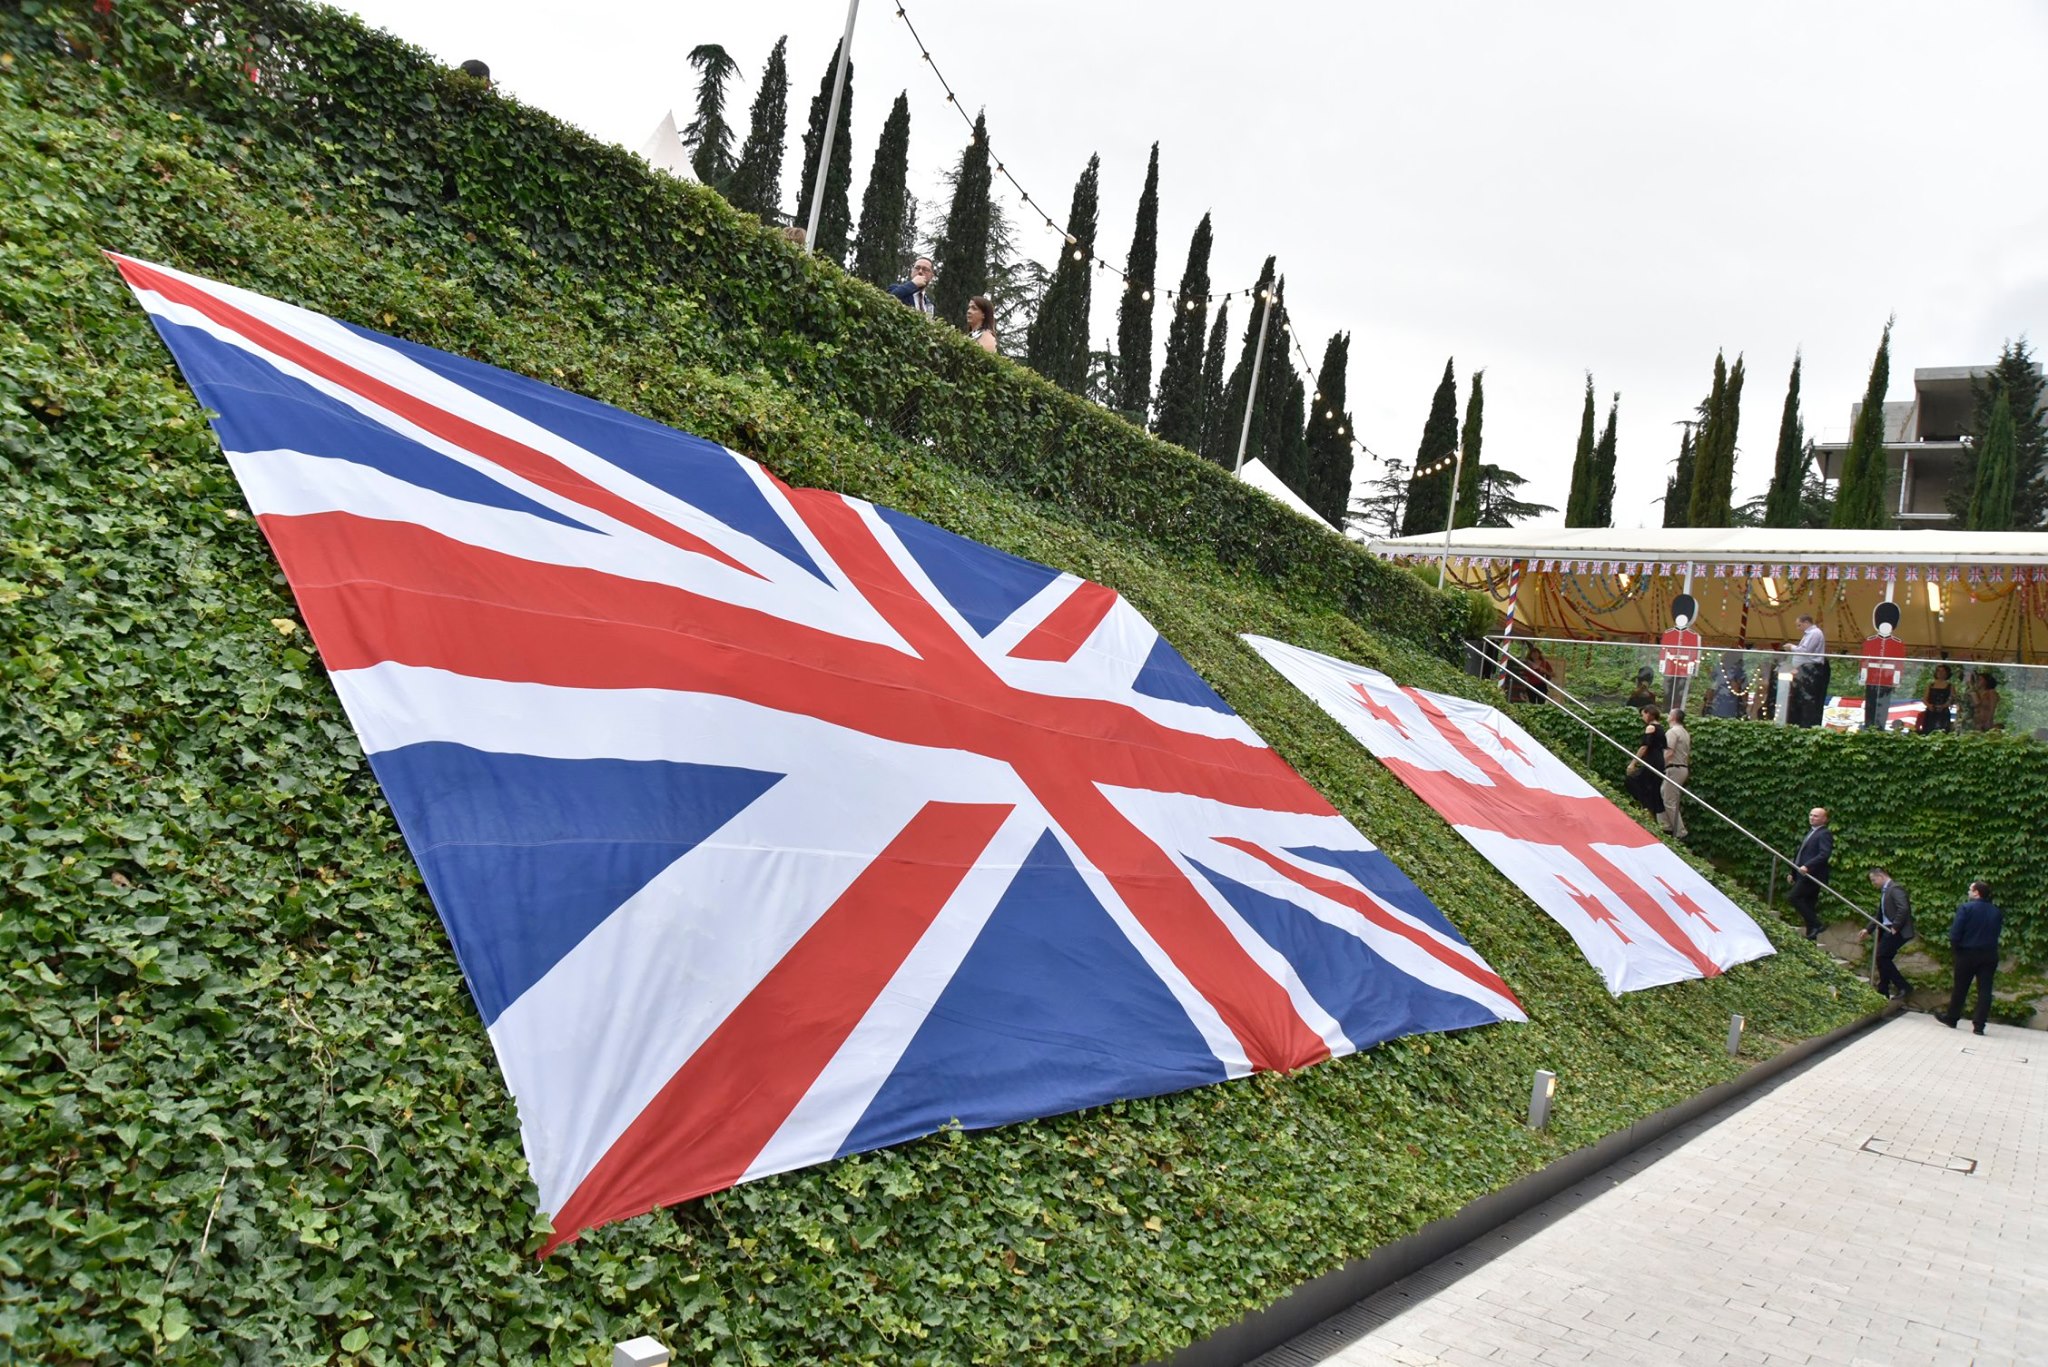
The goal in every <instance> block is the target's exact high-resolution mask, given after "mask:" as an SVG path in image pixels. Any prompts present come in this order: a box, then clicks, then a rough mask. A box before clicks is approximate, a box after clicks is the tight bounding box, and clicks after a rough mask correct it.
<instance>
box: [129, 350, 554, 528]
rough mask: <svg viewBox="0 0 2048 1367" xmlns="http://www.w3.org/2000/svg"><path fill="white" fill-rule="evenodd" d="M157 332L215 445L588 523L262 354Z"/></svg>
mask: <svg viewBox="0 0 2048 1367" xmlns="http://www.w3.org/2000/svg"><path fill="white" fill-rule="evenodd" d="M154 321H155V322H156V326H157V331H158V332H159V333H160V334H161V335H162V336H163V339H164V344H165V345H166V346H169V347H170V348H171V350H172V352H173V354H174V355H176V356H177V358H178V365H179V368H180V369H182V370H183V371H184V372H185V378H186V379H187V380H188V381H190V382H191V385H192V389H193V391H194V392H195V393H197V394H198V395H199V400H200V402H201V403H203V404H205V405H206V406H207V407H208V408H211V409H213V410H215V411H216V412H217V413H218V414H219V416H218V417H216V418H214V420H213V430H214V431H216V432H218V433H219V434H220V443H221V446H222V447H223V448H224V449H226V450H229V451H234V452H238V453H246V452H254V451H299V452H302V453H304V454H306V455H309V456H319V457H321V458H322V459H325V460H344V461H349V462H351V463H352V464H356V465H362V466H367V467H368V468H370V469H372V470H376V471H379V472H381V473H383V474H386V475H389V476H391V478H393V479H396V480H402V481H404V482H405V483H407V484H410V485H412V486H414V487H415V488H419V489H428V490H431V491H433V492H434V493H437V494H445V495H446V496H447V497H449V498H457V499H461V500H463V501H464V502H466V503H480V504H483V505H484V506H485V507H489V508H503V509H505V510H506V511H508V512H514V513H527V514H530V515H531V516H534V517H539V518H545V519H546V520H548V521H549V522H558V523H560V524H561V525H562V526H564V527H574V528H575V529H576V530H577V531H580V532H587V531H591V530H592V529H591V528H589V527H586V526H584V525H583V524H582V523H581V522H578V521H576V520H575V519H574V518H571V517H567V516H565V515H563V514H561V513H558V512H556V511H555V510H554V509H552V508H549V507H547V506H546V505H544V504H541V503H536V502H534V501H533V500H532V499H530V498H528V497H526V495H524V494H521V493H518V492H516V491H515V490H512V489H509V488H507V487H506V486H505V485H503V484H500V483H498V481H496V480H494V479H492V478H491V477H490V476H489V475H486V474H484V473H482V472H481V471H479V470H475V469H472V468H471V467H469V466H467V465H464V464H463V463H462V462H461V461H458V460H451V459H450V458H448V457H447V456H444V455H442V454H441V453H440V452H438V451H436V450H434V449H433V448H431V447H428V446H423V445H421V444H420V443H419V442H416V441H414V440H413V439H412V438H411V437H407V436H402V435H400V434H399V433H397V432H394V431H392V430H391V429H390V428H388V427H386V426H384V425H383V424H382V423H379V422H376V421H373V420H372V419H370V418H366V417H364V416H363V415H362V414H361V413H358V412H357V411H356V410H355V409H353V408H350V407H349V406H348V405H347V404H345V403H342V402H341V401H340V400H339V399H335V398H331V397H329V396H328V395H326V394H323V393H321V392H320V391H319V390H317V389H315V388H313V386H311V385H309V384H307V383H306V382H305V381H303V380H298V379H294V378H293V377H292V376H290V375H287V374H285V373H284V372H283V371H281V370H279V369H277V368H276V367H275V366H273V365H271V364H270V363H268V362H267V361H264V360H261V359H260V358H258V357H255V356H252V355H250V354H249V353H248V352H246V351H244V350H242V348H240V347H238V346H234V345H232V344H230V343H228V342H223V341H221V340H220V339H219V338H217V337H215V336H213V335H212V334H211V333H208V332H202V331H201V330H200V329H198V328H192V327H184V326H181V325H180V324H177V323H167V322H165V321H164V320H163V319H161V318H158V319H156V320H154Z"/></svg>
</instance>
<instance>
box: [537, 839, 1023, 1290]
mask: <svg viewBox="0 0 2048 1367" xmlns="http://www.w3.org/2000/svg"><path fill="white" fill-rule="evenodd" d="M1012 810H1013V809H1012V808H1010V807H1007V806H1003V805H999V804H970V803H947V802H932V803H928V804H926V805H925V807H924V809H923V810H922V811H920V812H919V813H918V814H917V815H916V816H915V817H913V818H911V821H910V824H909V825H907V826H905V827H904V828H903V830H902V831H901V832H899V833H898V834H897V836H896V838H895V839H894V840H892V841H890V842H889V846H888V848H887V849H885V850H883V851H882V853H881V854H880V856H878V857H877V858H876V859H875V861H874V862H873V863H872V864H870V865H868V867H867V868H866V869H865V870H863V871H862V873H861V875H860V876H859V877H858V878H856V879H855V880H854V881H853V885H852V886H851V887H849V888H847V890H846V891H845V892H844V893H842V894H841V895H840V897H839V899H838V900H837V901H836V902H834V903H833V904H832V905H831V907H830V908H828V909H827V910H826V912H825V914H824V915H823V916H820V917H819V918H818V920H817V923H816V924H815V925H813V926H812V927H811V928H810V929H809V930H808V931H806V932H805V933H804V936H803V938H802V939H800V940H799V941H797V943H796V944H795V945H794V946H792V947H791V949H790V951H789V953H787V954H785V955H784V956H783V957H782V959H781V961H780V962H778V963H777V964H776V965H775V967H774V968H772V969H770V970H769V972H768V975H767V976H766V977H764V978H763V979H762V980H761V981H760V983H759V984H757V985H756V986H755V988H754V990H753V991H752V992H750V993H748V994H747V996H746V999H745V1000H743V1001H742V1002H741V1003H740V1004H739V1005H738V1006H737V1007H735V1008H733V1011H732V1013H731V1014H730V1015H728V1016H727V1017H726V1018H725V1019H724V1020H723V1021H721V1022H720V1023H719V1025H718V1028H717V1029H715V1030H713V1031H712V1032H711V1035H710V1037H709V1038H708V1039H706V1040H705V1041H704V1043H703V1044H701V1045H700V1046H698V1048H697V1051H696V1052H695V1053H693V1054H692V1055H690V1057H689V1059H688V1061H686V1062H685V1063H684V1064H683V1066H682V1067H681V1068H678V1069H677V1070H676V1072H675V1075H674V1076H673V1077H671V1078H670V1079H669V1080H668V1082H667V1083H665V1084H664V1085H663V1086H662V1089H661V1091H660V1092H658V1093H656V1095H655V1097H654V1100H653V1101H651V1102H649V1103H648V1104H647V1107H646V1109H645V1110H643V1111H641V1112H640V1114H639V1115H638V1116H636V1117H635V1118H634V1120H633V1123H632V1124H630V1125H628V1126H627V1127H626V1131H625V1133H623V1134H621V1135H620V1136H619V1138H618V1139H617V1140H616V1141H614V1142H613V1144H612V1146H611V1148H610V1149H608V1150H606V1151H605V1155H604V1157H603V1158H601V1159H599V1160H598V1162H597V1165H596V1166H595V1167H594V1168H592V1169H591V1170H590V1172H589V1174H588V1175H587V1176H585V1177H584V1179H583V1181H582V1182H581V1183H579V1184H578V1185H577V1187H576V1191H575V1193H574V1194H573V1195H572V1196H570V1198H569V1199H568V1201H567V1202H565V1203H564V1204H563V1206H562V1208H561V1209H560V1210H559V1211H557V1212H555V1215H554V1225H555V1233H554V1235H553V1236H552V1237H551V1238H550V1239H549V1240H548V1242H547V1244H546V1245H545V1246H544V1247H543V1248H542V1249H541V1253H542V1254H543V1255H545V1254H548V1253H550V1252H553V1251H554V1250H555V1249H556V1248H559V1247H560V1246H561V1245H563V1244H565V1243H568V1242H569V1241H570V1240H572V1239H574V1238H575V1237H576V1236H577V1235H579V1234H581V1233H582V1232H583V1231H584V1230H586V1229H590V1228H593V1227H594V1226H597V1225H601V1224H604V1223H606V1222H607V1221H611V1220H625V1219H630V1218H631V1217H633V1216H635V1215H643V1214H645V1213H646V1212H648V1211H650V1210H653V1209H654V1208H655V1207H657V1206H665V1205H672V1204H674V1203H675V1202H678V1201H687V1200H689V1199H690V1198H692V1197H694V1196H702V1195H704V1194H705V1193H706V1192H711V1191H718V1190H721V1189H722V1188H725V1187H729V1186H731V1185H732V1184H733V1183H735V1182H737V1181H739V1179H740V1177H741V1176H742V1175H743V1174H744V1173H745V1172H746V1171H747V1168H748V1167H749V1166H751V1165H752V1163H753V1162H754V1159H755V1158H756V1157H757V1156H758V1155H759V1154H760V1152H761V1150H762V1148H763V1147H764V1146H765V1145H766V1144H767V1143H768V1141H769V1140H770V1139H772V1138H774V1137H775V1132H776V1131H777V1130H779V1129H781V1128H782V1125H783V1122H784V1121H786V1120H787V1119H788V1118H789V1114H790V1112H791V1111H792V1110H794V1109H795V1108H796V1104H797V1103H798V1102H799V1101H801V1100H803V1097H804V1094H805V1093H806V1092H808V1091H809V1090H810V1089H811V1086H812V1084H813V1083H815V1082H816V1081H817V1080H818V1075H819V1074H820V1073H822V1072H823V1071H824V1070H825V1065H827V1064H828V1063H830V1062H831V1061H832V1059H833V1056H834V1055H836V1054H837V1053H838V1052H839V1048H840V1046H841V1045H842V1044H844V1043H845V1042H846V1037H847V1036H848V1035H850V1034H851V1033H852V1032H853V1028H854V1026H856V1025H858V1024H859V1023H860V1021H861V1018H862V1017H863V1016H865V1015H866V1014H867V1012H868V1009H869V1007H870V1006H872V1005H873V1003H874V1000H875V998H876V997H877V996H879V995H880V994H881V991H882V989H883V988H885V987H887V986H888V984H889V981H890V979H892V978H893V977H895V976H896V971H897V969H898V968H900V967H901V966H902V964H903V960H904V959H905V958H906V957H907V956H908V955H909V954H910V951H911V950H912V949H914V948H916V946H917V943H918V941H919V940H920V939H922V938H923V936H924V933H925V931H926V929H927V928H929V927H930V925H931V923H932V921H933V920H934V919H936V918H937V916H938V914H939V911H940V909H941V908H943V907H944V906H945V905H946V901H947V899H948V898H950V897H952V895H953V892H954V890H955V889H956V888H958V887H959V886H960V880H961V879H963V878H965V877H966V876H967V871H968V870H969V869H971V868H973V867H974V864H975V862H976V861H977V860H978V859H980V857H981V854H982V851H983V850H985V849H987V848H988V843H989V841H991V840H993V839H994V838H995V834H996V832H997V831H998V830H999V829H1001V827H1002V824H1003V821H1004V820H1005V819H1006V818H1007V817H1008V816H1009V814H1010V812H1011V811H1012Z"/></svg>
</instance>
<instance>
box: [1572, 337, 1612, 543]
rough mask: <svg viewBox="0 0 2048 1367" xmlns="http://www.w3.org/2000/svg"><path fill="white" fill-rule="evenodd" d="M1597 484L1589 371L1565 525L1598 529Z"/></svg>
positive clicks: (1591, 381)
mask: <svg viewBox="0 0 2048 1367" xmlns="http://www.w3.org/2000/svg"><path fill="white" fill-rule="evenodd" d="M1595 487H1596V486H1595V485H1594V482H1593V372H1592V371H1590V370H1589V371H1587V372H1586V403H1585V407H1584V408H1583V409H1582V410H1581V411H1580V413H1579V445H1578V449H1577V450H1576V451H1575V452H1574V453H1573V454H1572V488H1571V493H1570V495H1568V496H1567V497H1566V499H1565V501H1564V525H1565V526H1567V527H1595V526H1601V525H1604V524H1602V523H1596V522H1594V521H1593V505H1594V503H1595V502H1596V500H1597V497H1598V496H1597V494H1596V493H1595V492H1594V490H1595Z"/></svg>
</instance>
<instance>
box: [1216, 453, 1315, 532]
mask: <svg viewBox="0 0 2048 1367" xmlns="http://www.w3.org/2000/svg"><path fill="white" fill-rule="evenodd" d="M1238 478H1239V479H1242V480H1243V481H1244V482H1245V483H1246V484H1249V485H1251V486H1252V487H1253V488H1254V489H1257V490H1258V491H1259V492H1260V493H1263V494H1268V495H1270V496H1272V497H1273V498H1277V499H1279V500H1280V501H1281V502H1282V503H1285V504H1286V505H1287V506H1288V507H1290V508H1292V509H1294V511H1295V512H1297V513H1300V514H1301V515H1302V516H1303V517H1312V518H1314V519H1315V520H1316V521H1318V522H1322V524H1323V525H1324V526H1325V527H1327V526H1329V525H1330V524H1329V523H1328V522H1324V521H1323V515H1322V514H1321V513H1319V512H1317V511H1316V510H1315V509H1313V508H1311V507H1309V506H1308V504H1306V503H1304V502H1302V500H1301V496H1300V495H1299V494H1297V493H1295V492H1294V490H1292V489H1290V488H1288V487H1287V481H1286V480H1283V479H1281V478H1280V476H1278V475H1276V474H1274V473H1273V472H1272V471H1271V470H1268V469H1267V468H1266V467H1265V466H1264V465H1263V464H1261V463H1260V461H1259V460H1258V458H1257V457H1254V458H1252V459H1251V460H1248V461H1246V462H1245V463H1244V469H1243V470H1242V471H1241V472H1240V473H1239V475H1238Z"/></svg>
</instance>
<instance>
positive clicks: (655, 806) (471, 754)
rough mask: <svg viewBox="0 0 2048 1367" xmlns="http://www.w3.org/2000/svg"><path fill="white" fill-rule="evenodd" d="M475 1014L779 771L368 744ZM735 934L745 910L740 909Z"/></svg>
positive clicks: (537, 972) (544, 965)
mask: <svg viewBox="0 0 2048 1367" xmlns="http://www.w3.org/2000/svg"><path fill="white" fill-rule="evenodd" d="M370 763H371V766H372V767H373V768H374V769H375V770H376V773H377V781H378V782H379V783H381V784H383V785H384V792H385V795H386V796H387V797H388V798H389V799H390V801H391V806H392V810H394V811H395V812H396V813H397V814H398V820H399V823H400V825H401V826H402V827H403V828H404V830H405V833H406V842H407V843H408V844H409V845H411V846H412V852H413V857H414V858H415V859H417V860H418V861H419V866H420V872H421V873H422V874H424V875H425V876H426V880H427V889H428V891H429V892H431V893H432V894H433V898H434V906H435V908H436V909H437V910H439V911H440V913H441V917H442V919H443V920H445V921H446V922H447V923H448V938H449V939H450V940H452V941H454V943H455V952H456V954H457V956H458V957H459V958H460V959H461V961H462V972H463V975H464V976H465V977H467V978H468V979H469V988H470V992H471V993H472V994H473V995H474V996H475V997H476V1003H477V1009H478V1011H479V1012H481V1013H482V1015H483V1018H484V1024H486V1025H489V1024H490V1023H491V1022H492V1021H494V1020H496V1019H497V1018H498V1015H499V1013H500V1012H502V1011H504V1009H505V1008H506V1007H508V1006H510V1005H511V1004H512V1003H513V1002H514V1001H516V1000H518V998H519V995H520V993H522V992H524V991H526V989H527V988H529V987H531V986H533V984H535V983H536V982H539V981H540V979H541V978H542V977H543V976H545V975H546V973H547V971H548V970H549V969H551V968H553V967H554V965H555V964H556V962H557V961H559V960H560V959H561V958H562V956H563V955H565V954H567V953H568V952H569V951H570V950H572V949H574V948H575V947H576V946H577V945H578V944H580V943H581V942H582V940H583V937H584V936H586V935H588V934H589V933H590V932H591V931H592V930H593V929H595V928H596V927H597V926H598V924H599V923H600V922H602V921H603V920H604V919H605V918H606V917H607V916H610V915H611V914H612V912H614V911H616V910H617V909H618V907H619V905H620V904H621V903H623V902H624V901H625V900H626V899H627V898H629V897H631V896H632V895H633V894H634V893H636V892H638V891H639V890H640V889H641V888H642V887H644V886H646V884H647V882H648V880H650V879H652V878H653V877H654V876H655V875H656V874H658V873H660V872H661V871H662V870H663V869H665V868H667V867H668V866H669V865H670V864H672V863H674V862H675V861H676V860H677V859H678V858H680V857H681V856H683V855H684V854H686V853H688V852H689V851H690V850H691V849H693V848H695V847H696V845H697V844H698V843H699V842H701V841H702V840H703V839H704V838H705V837H706V836H708V835H710V834H711V833H712V832H713V831H715V830H717V829H718V828H719V827H720V826H723V825H724V824H725V823H726V822H727V821H729V820H731V819H732V817H733V816H734V814H736V813H737V812H739V811H741V810H742V809H743V808H745V807H746V806H747V805H748V804H749V803H751V802H752V801H753V800H754V799H755V798H757V797H759V796H760V795H761V794H762V793H764V792H766V791H768V789H769V788H771V787H772V786H774V784H775V783H776V781H777V780H778V779H779V778H780V777H781V775H779V774H769V773H761V772H758V771H756V770H752V769H732V768H723V767H719V766H714V765H706V764H677V763H672V762H669V761H666V760H623V759H574V760H565V759H543V758H540V757H538V756H535V755H507V754H495V753H492V752H490V751H485V750H475V749H471V748H470V747H469V746H466V745H456V744H452V743H449V742H443V741H429V742H424V743H422V744H418V745H408V746H404V747H402V748H400V749H397V750H385V751H382V752H380V753H377V754H374V755H372V756H370ZM733 914H734V918H735V924H734V932H735V933H744V931H745V926H744V922H745V916H746V909H745V908H744V907H735V908H734V909H733Z"/></svg>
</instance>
